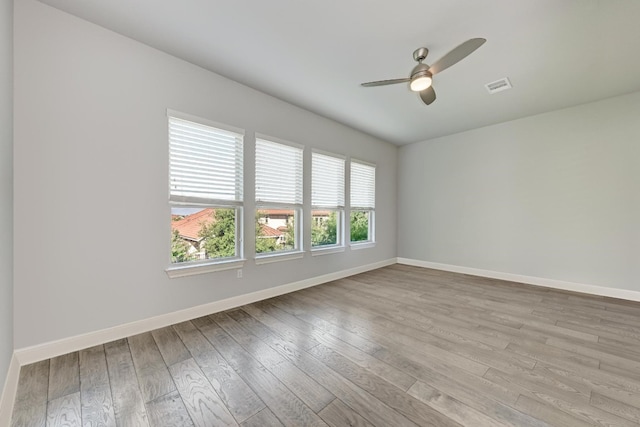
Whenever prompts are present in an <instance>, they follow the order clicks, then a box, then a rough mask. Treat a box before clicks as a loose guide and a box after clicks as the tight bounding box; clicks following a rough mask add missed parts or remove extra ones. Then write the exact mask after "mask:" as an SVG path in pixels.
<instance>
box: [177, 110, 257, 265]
mask: <svg viewBox="0 0 640 427" xmlns="http://www.w3.org/2000/svg"><path fill="white" fill-rule="evenodd" d="M172 118H174V119H177V120H181V121H187V122H192V123H195V124H197V125H200V126H206V127H209V128H212V129H214V130H216V131H223V132H227V133H231V134H234V135H235V138H236V147H235V148H234V150H235V155H236V165H235V166H234V167H235V170H234V171H233V173H234V176H235V179H236V180H235V181H234V187H235V189H236V190H235V191H236V194H235V196H234V198H233V199H229V200H227V199H222V198H207V197H197V196H193V195H191V196H185V195H176V194H173V193H172V188H171V187H172V173H171V157H169V161H168V166H169V168H168V169H169V180H168V184H169V188H168V190H169V191H168V193H169V194H168V196H169V197H168V205H169V210H170V211H171V210H172V209H173V208H202V209H206V208H213V209H234V210H235V215H234V221H235V239H234V240H235V255H234V256H232V257H221V258H207V259H202V260H194V261H183V262H173V260H172V258H171V250H169V254H168V258H169V259H168V262H169V266H168V267H167V268H166V269H165V271H166V273H167V275H168V276H169V277H170V278H176V277H183V276H191V275H195V274H202V273H208V272H214V271H223V270H229V269H236V268H242V267H243V265H244V262H245V261H246V259H244V253H245V252H244V174H245V168H244V145H245V144H244V142H245V141H244V139H245V131H244V130H243V129H239V128H235V127H233V126H229V125H226V124H223V123H218V122H214V121H211V120H208V119H205V118H202V117H197V116H193V115H190V114H186V113H182V112H178V111H174V110H170V109H167V141H168V143H169V155H171V149H172V145H171V144H172V142H171V130H170V129H171V119H172ZM238 163H239V171H238ZM238 180H239V181H238ZM170 228H171V227H170ZM169 245H171V241H169ZM169 249H171V247H170V248H169Z"/></svg>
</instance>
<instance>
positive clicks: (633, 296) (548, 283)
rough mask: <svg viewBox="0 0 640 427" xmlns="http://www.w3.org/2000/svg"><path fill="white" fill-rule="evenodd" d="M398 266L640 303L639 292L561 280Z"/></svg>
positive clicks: (429, 265) (408, 262)
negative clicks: (448, 272)
mask: <svg viewBox="0 0 640 427" xmlns="http://www.w3.org/2000/svg"><path fill="white" fill-rule="evenodd" d="M398 264H406V265H413V266H415V267H424V268H433V269H435V270H443V271H451V272H454V273H462V274H469V275H471V276H480V277H488V278H491V279H500V280H507V281H510V282H519V283H526V284H528V285H535V286H543V287H545V288H553V289H562V290H564V291H573V292H581V293H584V294H591V295H598V296H604V297H611V298H620V299H625V300H629V301H640V292H637V291H630V290H628V289H618V288H606V287H604V286H595V285H585V284H582V283H574V282H565V281H562V280H555V279H545V278H542V277H534V276H523V275H520V274H513V273H502V272H500V271H491V270H482V269H479V268H471V267H461V266H458V265H450V264H440V263H436V262H429V261H421V260H416V259H410V258H398Z"/></svg>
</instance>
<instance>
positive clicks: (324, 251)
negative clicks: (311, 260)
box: [311, 246, 344, 256]
mask: <svg viewBox="0 0 640 427" xmlns="http://www.w3.org/2000/svg"><path fill="white" fill-rule="evenodd" d="M339 252H344V246H330V247H328V248H323V247H319V248H312V249H311V255H312V256H317V255H329V254H337V253H339Z"/></svg>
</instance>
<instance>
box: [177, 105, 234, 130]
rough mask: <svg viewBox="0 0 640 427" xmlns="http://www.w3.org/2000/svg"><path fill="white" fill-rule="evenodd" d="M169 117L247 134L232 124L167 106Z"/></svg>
mask: <svg viewBox="0 0 640 427" xmlns="http://www.w3.org/2000/svg"><path fill="white" fill-rule="evenodd" d="M167 117H175V118H176V119H180V120H186V121H188V122H194V123H198V124H201V125H204V126H211V127H214V128H218V129H222V130H226V131H227V132H231V133H237V134H238V135H240V136H245V132H246V131H245V130H244V129H242V128H238V127H235V126H231V125H228V124H226V123H220V122H214V121H213V120H209V119H206V118H204V117H200V116H195V115H193V114H189V113H183V112H181V111H176V110H172V109H170V108H167Z"/></svg>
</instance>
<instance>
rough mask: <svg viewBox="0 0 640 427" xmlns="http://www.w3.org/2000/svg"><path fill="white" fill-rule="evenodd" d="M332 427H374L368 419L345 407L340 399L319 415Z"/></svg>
mask: <svg viewBox="0 0 640 427" xmlns="http://www.w3.org/2000/svg"><path fill="white" fill-rule="evenodd" d="M318 415H320V418H322V419H323V420H324V421H325V422H326V423H327V424H329V425H330V426H331V427H343V426H351V427H372V426H373V425H372V424H371V423H369V422H368V421H367V420H366V419H364V418H363V417H361V416H360V415H359V414H358V413H357V412H355V411H354V410H353V409H351V408H350V407H348V406H347V405H345V404H344V403H343V402H342V401H341V400H340V399H336V400H334V401H333V402H331V404H329V405H328V406H327V407H326V408H324V409H323V410H322V411H320V412H319V413H318Z"/></svg>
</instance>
